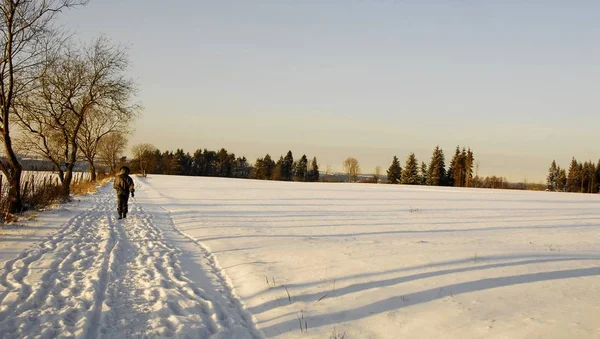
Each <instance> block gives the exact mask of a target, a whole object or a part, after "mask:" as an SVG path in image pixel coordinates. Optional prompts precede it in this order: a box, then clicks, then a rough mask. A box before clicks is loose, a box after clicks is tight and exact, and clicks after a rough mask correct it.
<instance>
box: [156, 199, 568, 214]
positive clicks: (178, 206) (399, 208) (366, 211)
mask: <svg viewBox="0 0 600 339" xmlns="http://www.w3.org/2000/svg"><path fill="white" fill-rule="evenodd" d="M277 206H279V207H290V206H296V207H299V205H282V204H279V205H277V204H268V203H265V204H253V205H246V204H238V205H222V204H220V205H218V204H214V205H198V204H173V203H171V204H165V205H164V207H165V208H166V209H168V210H172V209H174V208H176V209H186V210H197V209H198V208H199V207H277ZM317 206H318V207H328V206H329V207H343V206H347V207H353V206H351V205H340V204H330V205H327V204H316V205H314V206H313V207H317ZM356 206H358V207H365V204H357V205H356ZM373 206H377V205H373ZM390 206H396V207H397V208H396V209H391V210H390V211H396V212H406V213H409V211H408V209H407V208H406V207H407V206H406V205H404V206H402V205H398V204H390ZM521 206H523V205H519V206H507V207H494V208H477V207H473V206H467V207H449V208H436V207H428V208H427V209H426V210H421V211H422V212H423V211H433V212H460V211H468V212H470V213H471V214H472V213H474V212H501V211H504V212H506V211H511V212H513V211H518V212H546V211H558V210H560V211H567V210H574V209H575V208H576V207H557V206H550V207H537V208H528V207H521ZM177 213H178V212H177V211H174V212H172V215H173V216H176V215H177ZM269 213H277V214H282V213H285V214H291V213H294V214H298V215H301V216H302V215H306V214H314V215H315V216H319V215H321V214H340V215H346V214H353V215H361V214H372V213H373V209H347V210H322V209H312V210H297V209H292V210H280V209H268V210H230V209H224V210H214V211H202V215H203V216H210V217H213V218H215V217H230V216H232V215H242V216H248V215H261V214H267V215H268V214H269Z"/></svg>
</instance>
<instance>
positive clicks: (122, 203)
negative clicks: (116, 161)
mask: <svg viewBox="0 0 600 339" xmlns="http://www.w3.org/2000/svg"><path fill="white" fill-rule="evenodd" d="M129 172H130V171H129V167H127V166H122V167H121V168H120V170H119V175H117V176H116V177H115V182H114V184H113V188H114V189H115V190H116V191H117V212H118V213H119V219H123V218H127V212H128V208H127V207H128V206H127V202H128V201H129V193H131V196H132V197H135V187H134V184H133V179H131V177H130V176H129Z"/></svg>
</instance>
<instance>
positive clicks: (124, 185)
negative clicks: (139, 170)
mask: <svg viewBox="0 0 600 339" xmlns="http://www.w3.org/2000/svg"><path fill="white" fill-rule="evenodd" d="M113 188H114V189H115V190H117V194H123V195H125V194H127V195H129V192H135V187H134V185H133V179H131V177H130V176H129V175H127V174H126V173H120V174H119V175H118V176H116V177H115V183H114V184H113Z"/></svg>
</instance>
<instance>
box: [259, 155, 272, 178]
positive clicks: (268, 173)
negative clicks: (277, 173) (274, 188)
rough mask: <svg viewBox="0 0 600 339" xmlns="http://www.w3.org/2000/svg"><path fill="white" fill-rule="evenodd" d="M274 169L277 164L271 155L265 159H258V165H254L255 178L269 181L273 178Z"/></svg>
mask: <svg viewBox="0 0 600 339" xmlns="http://www.w3.org/2000/svg"><path fill="white" fill-rule="evenodd" d="M274 168H275V162H274V161H273V160H272V159H271V156H270V155H268V154H267V155H265V157H264V158H258V159H256V165H254V178H255V179H261V180H269V179H271V177H272V176H273V169H274Z"/></svg>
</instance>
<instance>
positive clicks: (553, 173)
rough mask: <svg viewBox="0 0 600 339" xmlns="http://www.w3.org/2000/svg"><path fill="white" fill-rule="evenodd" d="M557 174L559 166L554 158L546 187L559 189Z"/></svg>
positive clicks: (553, 189)
mask: <svg viewBox="0 0 600 339" xmlns="http://www.w3.org/2000/svg"><path fill="white" fill-rule="evenodd" d="M557 175H558V167H557V166H556V161H555V160H552V164H550V168H549V169H548V177H547V178H546V187H547V188H548V189H549V190H551V191H556V190H557V186H558V185H557V183H556V180H557Z"/></svg>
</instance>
